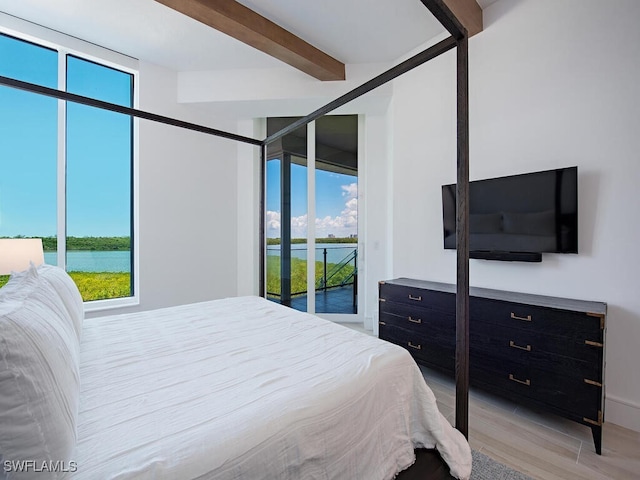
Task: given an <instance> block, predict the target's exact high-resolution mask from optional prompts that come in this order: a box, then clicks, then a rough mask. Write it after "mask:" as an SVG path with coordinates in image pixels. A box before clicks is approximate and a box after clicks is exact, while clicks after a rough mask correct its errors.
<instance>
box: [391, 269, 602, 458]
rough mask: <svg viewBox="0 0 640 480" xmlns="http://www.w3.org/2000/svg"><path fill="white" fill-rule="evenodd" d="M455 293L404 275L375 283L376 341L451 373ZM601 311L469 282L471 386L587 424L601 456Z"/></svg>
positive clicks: (598, 307) (577, 302)
mask: <svg viewBox="0 0 640 480" xmlns="http://www.w3.org/2000/svg"><path fill="white" fill-rule="evenodd" d="M455 292H456V287H455V285H450V284H445V283H436V282H428V281H422V280H414V279H410V278H398V279H395V280H388V281H384V282H380V284H379V302H380V310H379V312H380V313H379V323H380V333H379V336H380V338H381V339H383V340H387V341H390V342H393V343H396V344H398V345H401V346H402V347H404V348H406V349H407V350H409V352H411V354H412V355H413V357H414V358H415V359H416V361H417V362H418V363H420V364H424V365H425V366H428V367H432V368H435V369H438V370H440V371H443V372H445V373H447V374H450V375H453V374H454V361H455V324H456V321H455V312H456V298H455ZM606 311H607V305H606V304H605V303H601V302H589V301H581V300H570V299H565V298H555V297H546V296H541V295H529V294H524V293H515V292H505V291H499V290H489V289H484V288H474V287H471V288H470V291H469V357H470V364H469V375H470V383H471V384H472V385H474V386H477V387H479V388H482V389H484V390H487V391H490V392H492V393H495V394H497V395H501V396H504V397H506V398H509V399H511V400H513V401H515V402H518V403H522V404H526V405H530V406H533V407H535V408H538V409H540V410H545V411H549V412H551V413H555V414H557V415H560V416H562V417H565V418H568V419H570V420H574V421H576V422H579V423H582V424H584V425H587V426H589V427H591V430H592V433H593V441H594V444H595V449H596V452H597V453H598V454H600V453H601V445H602V422H603V408H604V337H605V335H604V330H605V317H606Z"/></svg>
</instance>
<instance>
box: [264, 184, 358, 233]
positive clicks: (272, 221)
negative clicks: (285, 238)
mask: <svg viewBox="0 0 640 480" xmlns="http://www.w3.org/2000/svg"><path fill="white" fill-rule="evenodd" d="M342 195H343V197H345V205H344V209H343V210H342V212H340V215H337V216H335V217H331V216H329V215H327V216H326V217H324V218H316V237H320V238H322V237H328V236H329V234H332V235H335V236H336V237H348V236H349V235H355V234H357V233H358V184H356V183H351V184H349V185H342ZM266 221H267V237H280V212H273V211H267V219H266ZM307 226H308V218H307V215H306V214H305V215H300V216H299V217H293V218H292V219H291V236H292V237H293V238H305V237H306V236H307Z"/></svg>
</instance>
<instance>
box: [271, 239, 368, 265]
mask: <svg viewBox="0 0 640 480" xmlns="http://www.w3.org/2000/svg"><path fill="white" fill-rule="evenodd" d="M357 248H358V244H357V243H316V261H317V262H319V261H322V260H324V250H325V249H326V251H327V263H339V262H340V261H342V260H343V259H344V258H345V257H347V256H349V255H350V254H351V253H352V252H353V251H354V250H356V249H357ZM267 255H269V256H271V255H276V256H280V245H268V246H267ZM291 258H299V259H302V260H306V258H307V244H306V243H296V244H293V245H291Z"/></svg>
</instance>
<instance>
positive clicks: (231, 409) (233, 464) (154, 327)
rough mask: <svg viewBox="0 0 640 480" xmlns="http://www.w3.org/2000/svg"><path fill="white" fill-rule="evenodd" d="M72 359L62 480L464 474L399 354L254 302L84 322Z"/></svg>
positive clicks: (444, 427) (455, 437)
mask: <svg viewBox="0 0 640 480" xmlns="http://www.w3.org/2000/svg"><path fill="white" fill-rule="evenodd" d="M80 358H81V362H80V379H81V392H80V410H79V419H78V441H77V447H76V452H75V456H74V461H75V462H76V465H77V470H76V471H75V472H73V473H71V474H70V475H69V477H70V478H73V479H74V480H80V479H91V480H93V479H96V478H100V479H134V478H135V479H152V478H153V479H176V478H180V479H221V480H222V479H224V480H235V479H251V480H260V479H264V480H267V479H268V480H273V479H284V480H286V479H292V480H293V479H296V480H297V479H302V478H305V479H307V478H309V479H367V480H376V479H381V480H382V479H392V478H394V476H395V475H396V474H397V473H398V472H399V471H401V470H403V469H405V468H407V467H408V466H410V465H411V464H412V463H413V462H414V460H415V457H414V453H413V449H414V448H416V447H428V448H431V447H436V448H438V450H439V452H440V454H441V455H442V457H443V458H444V459H445V461H446V462H447V463H448V464H449V466H450V468H451V470H452V473H453V474H454V475H455V476H458V477H461V478H467V477H468V476H469V475H470V470H471V454H470V449H469V445H468V443H467V442H466V440H465V439H464V437H463V436H462V435H461V434H460V433H459V432H458V431H457V430H455V429H453V428H452V427H451V425H450V424H449V423H448V422H447V420H446V419H445V418H444V417H443V416H442V415H441V414H440V412H439V411H438V409H437V406H436V402H435V398H434V395H433V393H432V392H431V390H430V389H429V387H428V386H427V385H426V383H425V382H424V379H423V377H422V375H421V373H420V370H419V369H418V367H417V366H416V364H415V362H414V361H413V359H412V358H411V357H410V355H409V354H408V352H406V351H405V350H404V349H402V348H400V347H397V346H395V345H392V344H390V343H387V342H384V341H381V340H379V339H377V338H375V337H372V336H369V335H365V334H362V333H359V332H356V331H353V330H351V329H348V328H346V327H343V326H341V325H337V324H334V323H332V322H328V321H326V320H323V319H320V318H318V317H316V316H313V315H309V314H306V313H301V312H298V311H295V310H292V309H289V308H285V307H282V306H280V305H277V304H275V303H273V302H269V301H267V300H264V299H262V298H259V297H239V298H229V299H223V300H215V301H211V302H203V303H196V304H190V305H185V306H178V307H171V308H166V309H161V310H155V311H147V312H141V313H133V314H125V315H114V316H108V317H102V318H95V319H87V320H85V325H84V330H83V339H82V344H81V355H80Z"/></svg>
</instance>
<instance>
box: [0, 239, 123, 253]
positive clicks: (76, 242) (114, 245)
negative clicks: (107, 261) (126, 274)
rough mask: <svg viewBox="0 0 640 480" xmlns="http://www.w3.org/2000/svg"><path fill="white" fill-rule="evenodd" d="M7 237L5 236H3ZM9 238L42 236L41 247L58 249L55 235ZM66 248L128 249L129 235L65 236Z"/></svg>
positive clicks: (52, 250)
mask: <svg viewBox="0 0 640 480" xmlns="http://www.w3.org/2000/svg"><path fill="white" fill-rule="evenodd" d="M3 238H7V237H3ZM11 238H42V248H43V249H44V251H45V252H55V251H56V250H57V249H58V239H57V238H56V237H25V236H22V235H19V236H17V237H11ZM67 250H95V251H100V252H103V251H122V252H125V251H129V250H131V238H130V237H67Z"/></svg>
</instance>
